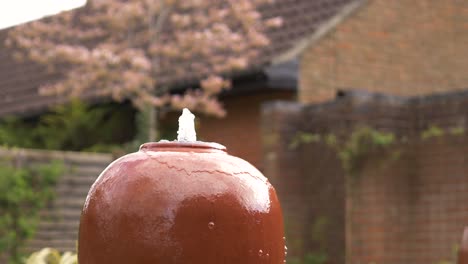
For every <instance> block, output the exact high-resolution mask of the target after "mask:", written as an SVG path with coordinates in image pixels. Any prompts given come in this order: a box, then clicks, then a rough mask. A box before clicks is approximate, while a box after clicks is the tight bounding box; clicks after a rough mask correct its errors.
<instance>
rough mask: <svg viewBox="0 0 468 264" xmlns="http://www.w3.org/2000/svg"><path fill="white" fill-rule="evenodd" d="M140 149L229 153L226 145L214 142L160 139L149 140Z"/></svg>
mask: <svg viewBox="0 0 468 264" xmlns="http://www.w3.org/2000/svg"><path fill="white" fill-rule="evenodd" d="M140 151H176V152H207V153H212V152H220V153H227V151H226V147H225V146H223V145H221V144H218V143H214V142H203V141H194V142H180V141H159V142H148V143H144V144H143V145H141V146H140Z"/></svg>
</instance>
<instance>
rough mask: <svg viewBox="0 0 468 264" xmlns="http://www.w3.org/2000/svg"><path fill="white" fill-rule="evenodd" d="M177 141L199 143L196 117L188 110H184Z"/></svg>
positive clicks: (180, 118)
mask: <svg viewBox="0 0 468 264" xmlns="http://www.w3.org/2000/svg"><path fill="white" fill-rule="evenodd" d="M177 141H181V142H187V141H197V133H196V132H195V115H194V114H192V113H191V112H190V110H188V109H187V108H184V110H182V115H181V116H180V117H179V130H178V131H177Z"/></svg>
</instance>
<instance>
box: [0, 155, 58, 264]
mask: <svg viewBox="0 0 468 264" xmlns="http://www.w3.org/2000/svg"><path fill="white" fill-rule="evenodd" d="M12 163H13V162H12V161H11V160H3V161H2V162H0V212H1V213H0V256H1V255H6V256H7V258H8V259H9V261H10V262H11V263H20V260H21V251H20V249H21V247H22V246H23V245H24V242H25V241H26V240H27V239H29V238H31V237H32V236H33V235H34V232H35V230H36V227H37V224H38V214H39V211H40V210H41V209H42V208H44V206H46V205H47V203H48V202H50V201H51V200H52V199H53V197H54V191H53V190H54V186H55V184H56V182H57V180H58V176H59V175H60V174H61V173H62V171H63V165H62V163H61V162H57V161H56V162H52V163H51V164H48V165H39V166H34V167H31V168H29V167H17V166H14V165H13V164H12Z"/></svg>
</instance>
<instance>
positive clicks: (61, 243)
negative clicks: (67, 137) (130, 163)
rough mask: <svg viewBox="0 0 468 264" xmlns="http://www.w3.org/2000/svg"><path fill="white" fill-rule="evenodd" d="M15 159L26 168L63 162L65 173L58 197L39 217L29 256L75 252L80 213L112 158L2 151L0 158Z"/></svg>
mask: <svg viewBox="0 0 468 264" xmlns="http://www.w3.org/2000/svg"><path fill="white" fill-rule="evenodd" d="M2 157H13V158H14V159H15V160H16V161H19V162H21V164H22V165H25V166H35V165H39V164H45V163H50V162H51V161H54V160H59V161H62V162H63V164H64V165H65V171H64V173H63V175H61V176H60V178H59V181H58V184H57V187H56V197H55V199H54V200H53V202H52V203H51V204H50V205H49V206H48V207H47V208H45V209H44V210H42V212H41V214H40V222H39V226H38V229H37V232H36V234H35V236H34V238H33V239H32V240H31V241H29V242H28V245H27V247H26V250H27V251H28V252H31V251H35V250H38V249H40V248H44V247H54V248H57V249H59V250H61V251H62V250H63V251H68V250H70V251H75V249H76V241H77V235H78V227H79V221H80V213H81V209H82V206H83V203H84V200H85V198H86V195H87V193H88V190H89V188H90V187H91V185H92V184H93V182H94V181H95V180H96V178H97V177H98V176H99V174H100V173H101V172H102V170H103V169H104V168H105V167H107V165H108V164H109V163H110V162H112V160H113V157H112V155H110V154H97V153H83V152H64V151H45V150H30V149H5V148H0V158H2Z"/></svg>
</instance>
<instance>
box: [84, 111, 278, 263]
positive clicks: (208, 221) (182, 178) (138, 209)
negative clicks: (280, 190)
mask: <svg viewBox="0 0 468 264" xmlns="http://www.w3.org/2000/svg"><path fill="white" fill-rule="evenodd" d="M185 114H186V116H188V117H189V120H190V119H191V121H192V123H193V118H192V117H191V116H190V115H191V114H190V113H189V112H188V113H186V110H184V114H183V115H182V116H181V118H180V119H179V122H181V119H183V118H185V117H184V115H185ZM192 116H193V115H192ZM188 123H189V125H187V126H188V127H189V128H188V129H185V131H184V129H180V128H179V140H178V141H160V142H154V143H146V144H143V145H142V146H141V147H140V150H139V151H138V152H136V153H132V154H129V155H126V156H124V157H121V158H119V159H118V160H116V161H114V162H113V163H112V164H110V165H109V166H108V167H107V168H106V169H105V170H104V171H103V172H102V173H101V175H100V176H99V177H98V179H97V180H96V182H95V183H94V184H93V186H92V187H91V189H90V191H89V193H88V197H87V198H86V201H85V204H84V207H83V211H82V215H81V221H80V229H79V241H78V261H79V263H80V264H133V263H135V264H171V263H181V264H182V263H183V264H189V263H190V264H198V263H200V264H202V263H203V264H260V263H268V264H283V263H284V258H285V252H284V248H285V245H284V234H283V219H282V213H281V208H280V204H279V202H278V198H277V196H276V193H275V190H274V188H273V186H272V185H271V184H270V183H269V182H268V180H267V179H266V178H265V177H264V176H263V175H262V173H260V172H259V171H258V170H257V169H256V168H255V167H253V166H252V165H251V164H249V163H248V162H246V161H244V160H242V159H240V158H237V157H234V156H231V155H229V154H228V153H227V151H226V148H225V147H224V146H222V145H219V144H216V143H206V142H200V141H193V139H194V138H193V136H192V135H191V134H194V129H193V128H191V126H193V124H192V125H190V122H188ZM187 131H188V132H187ZM187 134H188V136H187ZM184 137H188V138H189V139H188V140H186V138H185V139H184ZM190 138H191V139H192V140H190ZM239 144H241V142H240V143H239Z"/></svg>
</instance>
